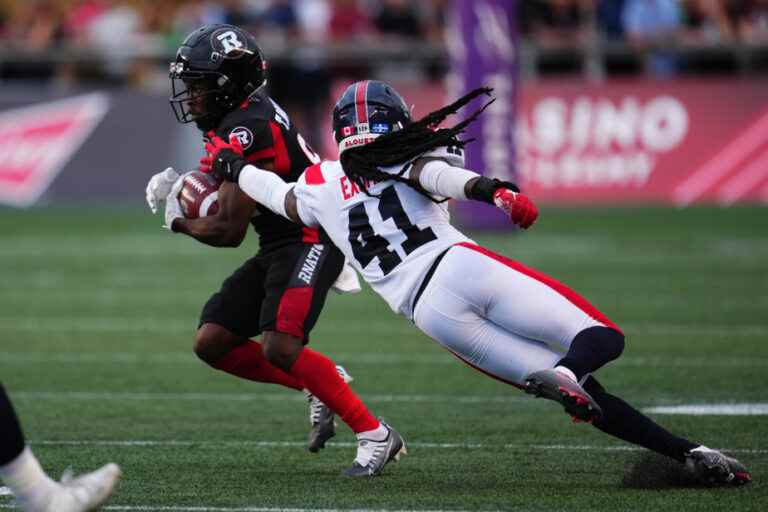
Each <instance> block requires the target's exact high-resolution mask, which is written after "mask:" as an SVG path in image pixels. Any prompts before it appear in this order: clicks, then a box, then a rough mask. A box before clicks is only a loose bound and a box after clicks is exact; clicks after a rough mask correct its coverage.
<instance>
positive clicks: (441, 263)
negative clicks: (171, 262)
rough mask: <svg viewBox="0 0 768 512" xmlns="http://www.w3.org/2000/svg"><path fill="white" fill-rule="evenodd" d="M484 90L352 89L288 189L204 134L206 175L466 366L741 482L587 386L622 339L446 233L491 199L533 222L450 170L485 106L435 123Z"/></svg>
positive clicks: (715, 460) (496, 185)
mask: <svg viewBox="0 0 768 512" xmlns="http://www.w3.org/2000/svg"><path fill="white" fill-rule="evenodd" d="M489 93H490V89H485V88H481V89H477V90H475V91H473V92H471V93H470V94H468V95H466V96H465V97H463V98H461V99H459V100H458V101H456V102H455V103H453V104H451V105H448V106H446V107H444V108H442V109H440V110H438V111H435V112H433V113H431V114H428V115H427V116H425V117H424V118H422V119H420V120H418V121H413V120H411V116H410V111H409V109H408V107H407V106H406V104H405V102H404V101H403V99H402V98H401V97H400V95H399V94H398V93H397V92H396V91H395V90H394V89H393V88H392V87H391V86H389V85H387V84H386V83H383V82H378V81H368V80H365V81H362V82H357V83H355V84H352V85H351V86H349V88H347V90H346V91H345V92H344V93H343V95H342V96H341V98H340V99H339V100H338V102H337V103H336V106H335V108H334V111H333V129H334V134H335V137H336V140H337V142H338V143H339V151H340V155H341V157H340V161H325V162H322V163H320V164H316V165H314V166H312V167H309V168H308V169H307V170H306V171H305V172H304V174H303V175H302V176H301V177H300V178H299V180H298V181H297V182H296V183H295V184H293V183H285V182H284V181H282V180H281V179H279V178H277V177H276V176H274V174H271V173H268V172H263V171H262V170H260V169H258V168H256V167H254V166H253V165H249V164H248V163H247V162H246V161H245V160H243V159H242V157H241V156H240V148H239V144H238V141H237V140H231V141H230V143H229V144H228V143H226V142H225V141H224V140H222V139H221V138H214V139H213V140H212V142H211V143H210V144H209V145H208V147H207V149H208V151H209V153H210V155H211V156H212V157H213V160H214V173H217V174H219V175H220V176H221V177H223V178H224V179H226V180H229V181H234V182H237V183H238V184H239V186H240V188H241V189H242V190H243V191H244V192H245V193H247V194H248V195H250V196H251V197H252V198H253V199H255V200H256V201H257V202H259V203H260V204H262V205H264V206H265V207H267V208H270V209H271V210H273V211H274V212H276V213H278V214H280V215H283V216H285V217H287V218H289V219H291V220H293V221H294V222H297V223H300V224H304V225H306V226H320V227H322V228H323V229H324V230H325V231H326V232H327V234H328V235H329V236H330V238H331V239H332V240H333V243H334V244H335V245H336V246H337V247H338V248H339V249H340V250H341V251H342V252H343V253H344V255H345V256H346V257H347V259H348V260H349V261H350V262H351V263H352V264H353V266H354V267H355V268H356V269H357V271H358V272H360V273H361V274H362V276H363V278H364V279H365V280H366V281H367V282H368V283H370V285H371V287H372V288H373V290H374V291H375V292H377V293H378V294H379V295H381V296H382V297H383V298H384V299H385V300H386V301H387V303H389V305H390V306H391V308H392V309H393V310H394V311H395V312H396V313H400V314H402V315H405V316H406V317H408V318H410V319H411V320H412V321H413V322H414V323H415V324H416V326H417V327H419V329H421V330H422V331H423V332H424V333H426V334H427V335H429V336H430V337H432V338H433V339H435V340H436V341H437V342H438V343H440V344H441V345H442V346H443V347H445V348H446V349H447V350H449V351H451V352H452V353H453V354H455V355H456V356H457V357H459V358H460V359H461V360H463V361H464V362H466V363H467V364H469V365H471V366H473V367H475V368H477V369H479V370H480V371H482V372H483V373H486V374H488V375H490V376H493V377H495V378H497V379H499V380H502V381H504V382H507V383H509V384H511V385H513V386H516V387H519V388H521V389H524V390H526V391H527V392H528V393H531V394H534V395H536V396H541V397H544V398H548V399H550V400H554V401H556V402H558V403H560V404H561V405H562V406H563V407H564V408H565V411H566V412H567V413H568V414H570V415H572V416H573V417H574V418H575V419H577V420H580V421H587V422H590V423H592V424H593V425H594V426H595V427H597V428H598V429H600V430H602V431H603V432H606V433H608V434H610V435H613V436H615V437H618V438H620V439H623V440H625V441H628V442H631V443H635V444H638V445H640V446H644V447H646V448H648V449H650V450H653V451H655V452H658V453H660V454H663V455H666V456H668V457H671V458H673V459H675V460H677V461H679V462H681V463H683V464H685V465H686V467H688V468H689V470H690V471H691V472H692V473H693V474H694V475H696V476H697V477H699V478H700V479H701V480H702V481H703V482H704V483H707V484H710V485H725V484H731V485H735V484H745V483H748V482H749V481H750V480H751V476H750V474H749V472H748V471H747V469H746V468H745V467H744V465H742V464H741V463H740V462H738V461H737V460H735V459H733V458H731V457H727V456H725V455H723V454H722V453H720V452H718V451H716V450H712V449H709V448H707V447H706V446H703V445H700V444H697V443H693V442H691V441H688V440H687V439H683V438H681V437H678V436H675V435H674V434H672V433H670V432H668V431H667V430H665V429H664V428H662V427H661V426H659V425H657V424H656V423H654V422H653V421H652V420H651V419H650V418H648V417H646V416H645V415H643V414H642V413H640V412H639V411H638V410H636V409H635V408H633V407H632V406H630V405H629V404H627V403H626V402H624V401H623V400H621V399H620V398H618V397H616V396H614V395H611V394H609V393H608V392H607V391H606V390H605V389H604V388H603V387H602V386H601V385H600V384H599V383H598V381H597V380H596V379H595V377H594V376H593V375H592V373H593V372H595V371H596V370H598V369H599V368H600V367H602V366H603V365H605V364H606V363H608V362H610V361H612V360H614V359H616V358H617V357H619V355H621V353H622V351H623V349H624V335H623V333H622V332H621V330H620V329H619V328H618V327H617V326H616V325H615V324H614V323H613V322H611V321H610V320H609V319H608V318H607V317H606V316H605V315H604V314H602V313H601V312H600V311H599V310H598V309H597V308H595V307H594V306H592V305H591V304H590V303H589V302H588V301H587V300H586V299H584V298H583V297H581V296H580V295H578V294H577V293H576V292H574V291H572V290H571V289H569V288H568V287H566V286H565V285H563V284H561V283H559V282H558V281H556V280H554V279H552V278H551V277H549V276H546V275H544V274H542V273H540V272H538V271H536V270H534V269H531V268H529V267H526V266H524V265H522V264H520V263H518V262H517V261H514V260H511V259H509V258H506V257H504V256H502V255H499V254H496V253H494V252H493V251H490V250H488V249H486V248H483V247H480V246H479V245H477V244H475V243H474V242H473V241H472V240H471V239H469V238H468V237H466V236H465V235H464V234H463V233H461V232H460V231H458V230H456V229H455V228H454V227H453V226H451V224H450V221H449V214H448V210H447V208H446V204H445V201H446V200H447V199H448V198H453V199H458V200H476V201H484V202H487V203H491V204H495V205H496V206H498V207H499V208H501V209H502V210H504V211H505V212H506V213H507V215H509V217H510V220H511V221H512V222H513V223H514V224H516V225H517V226H519V227H520V228H523V229H527V228H528V227H530V226H531V225H532V224H533V222H534V221H535V219H536V217H537V210H536V207H535V206H534V204H533V203H532V202H531V200H530V199H528V198H527V197H526V196H525V195H523V194H521V193H520V192H519V190H518V188H517V187H516V186H515V185H514V184H512V183H508V182H502V181H499V180H496V179H488V178H486V177H483V176H480V175H479V174H477V173H475V172H473V171H470V170H467V169H465V168H464V159H463V153H462V149H461V148H462V147H463V146H464V142H462V141H461V140H459V139H458V138H457V136H458V135H459V134H460V133H461V132H462V131H463V130H464V128H465V127H466V126H467V124H469V123H470V122H472V121H473V120H474V118H475V117H476V116H477V115H479V114H480V112H482V110H483V109H484V108H485V107H483V109H480V110H478V111H477V112H475V113H474V114H473V115H472V116H470V117H469V118H468V119H466V120H465V121H464V122H462V123H459V124H457V125H456V126H454V127H453V128H440V129H437V128H436V127H437V126H438V125H439V124H440V123H441V122H442V121H443V120H444V119H445V118H446V117H447V116H448V115H450V114H453V113H455V112H456V111H457V110H458V109H459V108H461V107H462V106H464V105H466V104H467V103H469V102H470V101H471V100H473V99H474V98H476V97H478V96H481V95H482V94H489ZM486 106H488V104H486Z"/></svg>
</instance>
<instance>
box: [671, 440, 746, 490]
mask: <svg viewBox="0 0 768 512" xmlns="http://www.w3.org/2000/svg"><path fill="white" fill-rule="evenodd" d="M685 467H686V469H687V470H688V471H689V472H690V473H691V474H693V475H694V476H695V477H696V479H698V480H699V481H700V482H702V483H703V484H705V485H708V486H710V487H716V486H722V485H746V484H748V483H749V482H751V481H752V475H750V474H749V471H748V470H747V468H746V466H744V464H742V463H741V462H739V461H738V460H736V459H734V458H733V457H728V456H727V455H723V454H722V453H720V452H719V451H717V450H712V449H711V448H707V447H706V446H699V447H698V448H694V449H693V450H691V451H690V452H688V453H686V454H685Z"/></svg>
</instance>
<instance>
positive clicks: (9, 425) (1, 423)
mask: <svg viewBox="0 0 768 512" xmlns="http://www.w3.org/2000/svg"><path fill="white" fill-rule="evenodd" d="M0 439H2V442H0V466H5V465H6V464H8V463H9V462H11V461H12V460H14V459H15V458H16V457H18V456H19V455H21V452H22V451H24V434H22V432H21V425H19V420H18V418H16V413H15V412H14V410H13V405H11V401H10V399H9V398H8V395H7V394H6V393H5V388H4V387H3V385H2V384H0Z"/></svg>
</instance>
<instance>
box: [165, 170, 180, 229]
mask: <svg viewBox="0 0 768 512" xmlns="http://www.w3.org/2000/svg"><path fill="white" fill-rule="evenodd" d="M185 176H186V174H183V175H181V176H179V177H178V178H177V179H176V181H175V182H174V183H173V185H172V186H171V189H170V191H169V192H168V195H166V196H165V198H164V201H165V225H164V226H163V227H164V228H166V229H167V230H169V231H173V230H172V229H171V226H172V225H173V221H174V220H176V219H180V218H184V213H182V211H181V203H179V192H181V187H182V186H183V185H184V178H185Z"/></svg>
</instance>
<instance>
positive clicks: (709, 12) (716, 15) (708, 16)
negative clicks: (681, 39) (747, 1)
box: [683, 0, 737, 44]
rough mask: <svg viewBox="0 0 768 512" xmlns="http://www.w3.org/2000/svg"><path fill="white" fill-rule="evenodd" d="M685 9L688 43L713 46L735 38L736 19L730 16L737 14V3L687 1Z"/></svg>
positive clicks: (700, 0)
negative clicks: (735, 9)
mask: <svg viewBox="0 0 768 512" xmlns="http://www.w3.org/2000/svg"><path fill="white" fill-rule="evenodd" d="M683 7H684V12H685V26H686V34H685V35H686V40H687V41H688V42H692V43H707V44H712V43H718V42H723V41H730V40H733V39H734V38H735V36H736V26H735V23H734V22H735V18H732V17H730V16H729V14H735V11H734V9H733V8H734V7H737V6H736V2H733V1H731V2H729V5H726V3H725V2H723V1H721V0H685V1H684V2H683ZM729 8H730V9H729Z"/></svg>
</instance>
